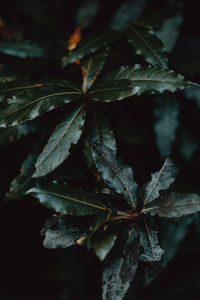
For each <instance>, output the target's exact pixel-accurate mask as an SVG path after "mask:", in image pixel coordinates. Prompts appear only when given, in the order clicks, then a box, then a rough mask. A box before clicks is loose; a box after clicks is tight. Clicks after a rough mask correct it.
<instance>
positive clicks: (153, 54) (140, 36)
mask: <svg viewBox="0 0 200 300" xmlns="http://www.w3.org/2000/svg"><path fill="white" fill-rule="evenodd" d="M127 35H128V41H129V42H130V43H131V45H132V47H133V49H134V50H135V52H136V53H137V54H138V55H142V56H143V57H144V58H145V60H146V61H147V62H148V63H150V64H152V65H158V66H161V67H167V65H168V59H167V55H166V49H165V48H164V45H163V43H162V42H161V40H160V39H159V38H157V36H156V34H155V33H154V32H153V31H152V30H149V29H147V28H145V27H142V26H139V25H136V24H132V25H131V26H130V27H129V28H128V30H127Z"/></svg>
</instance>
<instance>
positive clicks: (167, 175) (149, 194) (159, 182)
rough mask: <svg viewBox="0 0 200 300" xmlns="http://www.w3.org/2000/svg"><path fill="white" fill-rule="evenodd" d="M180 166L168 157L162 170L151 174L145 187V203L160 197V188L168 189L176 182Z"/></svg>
mask: <svg viewBox="0 0 200 300" xmlns="http://www.w3.org/2000/svg"><path fill="white" fill-rule="evenodd" d="M178 171H179V170H178V168H177V166H176V165H175V163H174V162H173V161H172V160H171V159H170V158H166V160H165V162H164V164H163V166H162V168H161V169H160V171H158V172H156V173H152V174H151V181H149V182H148V183H147V184H145V185H144V187H143V203H144V205H146V204H147V203H150V202H152V201H153V200H154V199H156V198H158V197H159V192H160V190H166V189H168V187H169V186H170V185H171V184H172V183H173V182H174V180H175V179H176V176H177V174H178Z"/></svg>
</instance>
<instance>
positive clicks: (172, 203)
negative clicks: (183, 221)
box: [149, 192, 200, 218]
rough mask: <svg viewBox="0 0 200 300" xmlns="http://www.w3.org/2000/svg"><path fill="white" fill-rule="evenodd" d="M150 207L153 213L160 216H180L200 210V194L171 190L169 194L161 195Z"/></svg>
mask: <svg viewBox="0 0 200 300" xmlns="http://www.w3.org/2000/svg"><path fill="white" fill-rule="evenodd" d="M150 207H151V210H152V213H153V214H154V213H156V214H157V215H159V216H160V217H167V218H178V217H182V216H185V215H189V214H193V213H196V212H198V211H200V196H199V195H197V194H190V193H176V192H171V193H170V194H168V195H164V196H161V197H160V198H159V199H158V200H156V201H154V203H153V204H152V206H150ZM150 207H149V208H150Z"/></svg>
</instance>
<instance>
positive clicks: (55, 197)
mask: <svg viewBox="0 0 200 300" xmlns="http://www.w3.org/2000/svg"><path fill="white" fill-rule="evenodd" d="M26 194H31V195H32V196H34V197H35V198H37V199H38V200H39V201H40V203H42V204H43V205H45V206H47V207H48V208H49V209H52V210H55V211H56V212H59V213H64V214H67V215H77V216H87V215H96V214H98V213H99V212H100V211H102V210H103V211H107V208H106V207H105V206H104V205H103V202H102V197H101V196H100V195H97V194H90V193H88V192H85V191H83V190H82V189H81V188H74V187H71V186H69V185H67V184H61V183H58V184H57V183H53V182H49V183H43V184H40V185H38V186H36V187H33V188H31V189H30V190H28V191H27V192H26Z"/></svg>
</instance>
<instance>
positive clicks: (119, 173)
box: [92, 145, 137, 208]
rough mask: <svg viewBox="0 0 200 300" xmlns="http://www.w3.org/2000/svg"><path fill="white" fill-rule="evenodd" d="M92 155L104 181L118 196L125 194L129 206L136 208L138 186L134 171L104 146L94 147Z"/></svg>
mask: <svg viewBox="0 0 200 300" xmlns="http://www.w3.org/2000/svg"><path fill="white" fill-rule="evenodd" d="M92 155H93V159H94V161H95V164H96V166H97V169H98V171H99V173H100V175H101V176H102V178H103V180H104V181H105V182H106V183H107V184H108V185H109V186H110V188H112V189H114V190H115V191H116V193H118V194H124V196H125V198H126V200H127V201H128V203H129V205H130V206H131V207H133V208H136V201H137V184H136V183H135V181H134V177H133V170H132V169H131V167H129V166H127V165H125V164H124V163H123V162H122V161H121V160H120V159H119V158H118V157H117V156H116V153H115V152H114V151H113V150H111V149H109V148H108V147H106V146H104V145H95V146H93V147H92Z"/></svg>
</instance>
